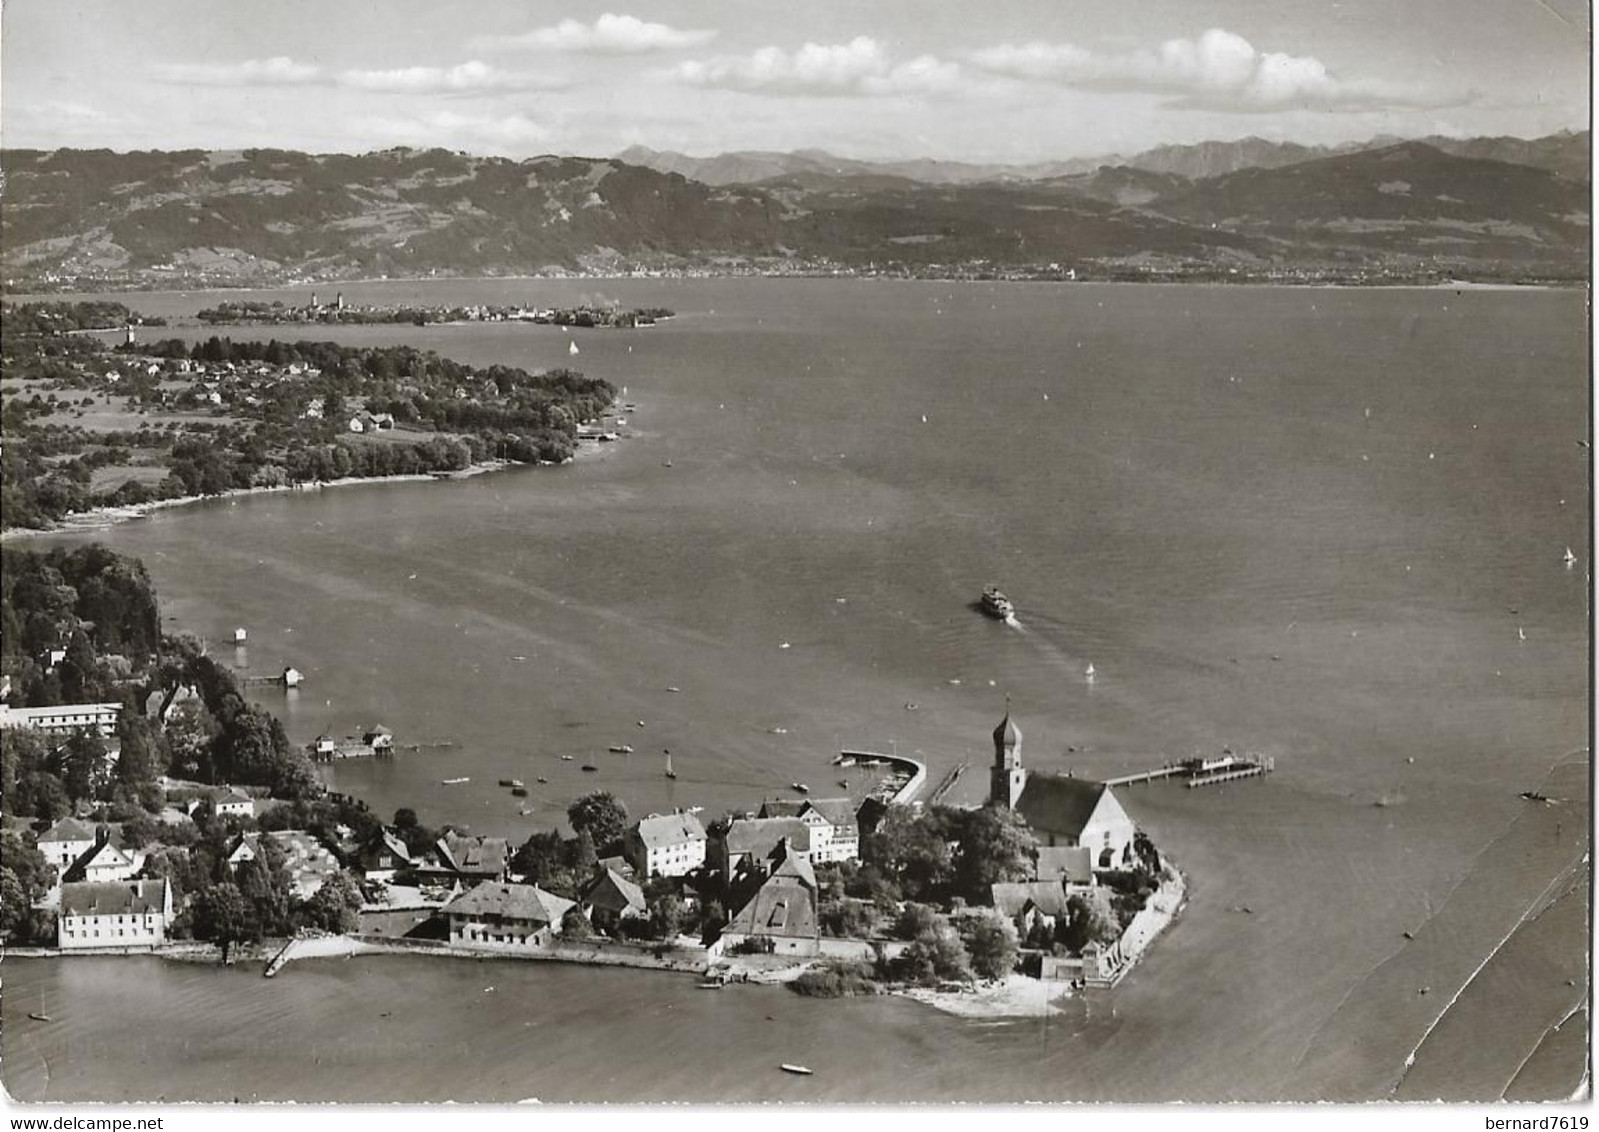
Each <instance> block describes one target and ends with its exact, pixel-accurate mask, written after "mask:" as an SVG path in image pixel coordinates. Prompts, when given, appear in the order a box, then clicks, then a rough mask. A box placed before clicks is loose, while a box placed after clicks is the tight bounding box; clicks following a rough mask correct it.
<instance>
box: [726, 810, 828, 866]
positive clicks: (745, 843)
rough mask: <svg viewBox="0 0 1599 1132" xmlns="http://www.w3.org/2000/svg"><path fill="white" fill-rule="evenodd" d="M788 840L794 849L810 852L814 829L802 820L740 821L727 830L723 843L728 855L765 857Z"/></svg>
mask: <svg viewBox="0 0 1599 1132" xmlns="http://www.w3.org/2000/svg"><path fill="white" fill-rule="evenodd" d="M785 837H786V838H788V839H789V841H790V842H791V843H792V844H793V846H794V848H796V849H798V850H800V851H802V852H807V853H808V852H810V848H811V829H810V826H808V825H806V824H805V823H804V822H802V821H800V819H799V818H738V819H735V820H734V821H733V823H732V824H731V825H729V826H728V827H727V833H726V834H725V835H724V840H725V841H726V843H727V851H728V852H729V853H750V854H754V855H755V856H759V857H765V856H766V855H767V854H768V853H770V852H771V851H772V850H773V849H775V848H776V847H777V843H778V842H779V841H781V840H783V838H785Z"/></svg>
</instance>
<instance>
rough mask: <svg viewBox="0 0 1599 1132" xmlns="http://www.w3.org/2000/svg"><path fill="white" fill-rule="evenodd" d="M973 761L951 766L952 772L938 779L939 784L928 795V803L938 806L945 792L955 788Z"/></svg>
mask: <svg viewBox="0 0 1599 1132" xmlns="http://www.w3.org/2000/svg"><path fill="white" fill-rule="evenodd" d="M971 765H972V764H971V763H969V762H963V763H960V764H959V765H957V766H955V767H953V768H951V770H950V772H949V773H948V774H946V775H944V777H943V778H941V779H939V780H938V785H937V786H935V787H933V792H932V793H931V794H929V795H928V796H927V804H928V805H929V806H936V805H937V804H938V803H939V802H940V801H942V800H943V797H944V795H945V794H948V793H949V792H950V791H951V790H953V789H955V784H956V783H957V782H959V781H960V780H961V775H963V774H965V773H966V772H967V770H969V769H970V768H971Z"/></svg>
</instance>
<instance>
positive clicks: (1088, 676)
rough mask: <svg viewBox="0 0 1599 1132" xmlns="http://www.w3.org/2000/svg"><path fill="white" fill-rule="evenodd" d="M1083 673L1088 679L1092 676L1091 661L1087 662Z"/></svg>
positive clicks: (1092, 666)
mask: <svg viewBox="0 0 1599 1132" xmlns="http://www.w3.org/2000/svg"><path fill="white" fill-rule="evenodd" d="M1083 675H1084V676H1086V677H1087V678H1088V679H1090V680H1092V679H1093V678H1094V665H1093V664H1092V662H1090V663H1089V665H1088V668H1087V670H1086V671H1085V672H1084V673H1083Z"/></svg>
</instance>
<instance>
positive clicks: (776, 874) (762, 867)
mask: <svg viewBox="0 0 1599 1132" xmlns="http://www.w3.org/2000/svg"><path fill="white" fill-rule="evenodd" d="M732 891H733V893H734V894H735V895H736V896H737V901H736V904H735V905H734V906H736V907H737V909H738V910H737V911H736V912H734V913H733V916H732V918H731V919H730V920H728V922H727V926H726V927H725V928H723V929H722V934H721V935H720V937H718V939H717V941H716V943H715V945H714V947H715V950H716V952H717V953H718V954H725V953H726V952H727V951H728V950H730V949H733V948H737V947H738V946H739V945H740V944H743V943H747V942H748V941H750V940H752V939H759V940H762V941H770V943H771V947H772V952H773V954H778V955H817V954H820V952H821V946H822V944H821V924H820V921H819V920H818V918H817V914H816V873H815V872H814V871H813V870H812V869H811V864H810V861H809V860H808V859H807V858H806V856H805V854H804V853H802V852H799V851H798V850H796V849H794V848H793V846H792V845H791V843H790V842H789V840H788V839H787V838H782V839H780V840H779V841H778V843H777V845H776V846H775V847H774V848H773V849H772V851H771V853H770V854H769V855H768V856H767V857H765V858H764V859H754V860H749V859H746V860H745V861H744V862H742V863H741V865H740V868H739V875H738V878H737V879H736V880H735V882H734V885H733V887H732Z"/></svg>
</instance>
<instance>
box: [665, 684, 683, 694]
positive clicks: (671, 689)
mask: <svg viewBox="0 0 1599 1132" xmlns="http://www.w3.org/2000/svg"><path fill="white" fill-rule="evenodd" d="M666 690H667V691H668V692H681V691H682V690H683V689H682V688H679V687H678V686H677V685H676V684H669V685H667V688H666Z"/></svg>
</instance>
